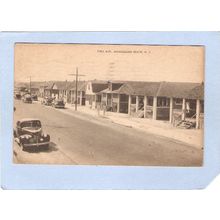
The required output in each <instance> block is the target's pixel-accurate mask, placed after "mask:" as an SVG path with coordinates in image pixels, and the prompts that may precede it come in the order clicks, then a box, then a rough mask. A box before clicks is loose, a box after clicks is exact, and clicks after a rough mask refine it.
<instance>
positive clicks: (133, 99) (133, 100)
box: [131, 96, 136, 104]
mask: <svg viewBox="0 0 220 220" xmlns="http://www.w3.org/2000/svg"><path fill="white" fill-rule="evenodd" d="M131 104H136V96H131Z"/></svg>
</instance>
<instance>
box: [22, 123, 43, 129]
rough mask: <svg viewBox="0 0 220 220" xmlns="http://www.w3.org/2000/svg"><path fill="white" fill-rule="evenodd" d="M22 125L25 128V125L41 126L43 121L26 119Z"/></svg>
mask: <svg viewBox="0 0 220 220" xmlns="http://www.w3.org/2000/svg"><path fill="white" fill-rule="evenodd" d="M21 127H22V128H24V127H34V128H36V127H39V128H40V127H41V123H40V121H25V122H22V123H21Z"/></svg>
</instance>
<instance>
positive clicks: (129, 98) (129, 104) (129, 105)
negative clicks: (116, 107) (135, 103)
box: [128, 95, 131, 115]
mask: <svg viewBox="0 0 220 220" xmlns="http://www.w3.org/2000/svg"><path fill="white" fill-rule="evenodd" d="M128 114H129V115H130V114H131V95H129V96H128Z"/></svg>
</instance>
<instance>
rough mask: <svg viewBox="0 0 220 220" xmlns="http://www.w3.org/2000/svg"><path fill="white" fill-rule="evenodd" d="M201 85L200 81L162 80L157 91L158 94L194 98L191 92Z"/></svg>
mask: <svg viewBox="0 0 220 220" xmlns="http://www.w3.org/2000/svg"><path fill="white" fill-rule="evenodd" d="M199 85H200V84H199V83H187V82H161V84H160V87H159V89H158V91H157V96H163V97H175V98H192V97H191V96H190V94H189V93H190V92H192V90H193V89H194V88H195V87H197V86H199Z"/></svg>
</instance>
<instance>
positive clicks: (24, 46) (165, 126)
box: [0, 32, 220, 189]
mask: <svg viewBox="0 0 220 220" xmlns="http://www.w3.org/2000/svg"><path fill="white" fill-rule="evenodd" d="M0 39H1V41H0V50H1V52H2V54H3V56H2V59H1V60H0V71H1V75H0V77H1V81H0V83H1V89H2V92H1V93H0V97H1V128H2V129H1V131H2V132H1V134H0V136H1V138H0V139H1V142H0V143H1V153H2V161H1V167H2V168H1V171H2V172H1V173H2V182H1V185H2V187H3V188H6V189H194V188H203V187H205V186H206V185H207V184H208V183H209V182H210V181H211V180H212V179H213V178H214V177H215V176H216V175H217V174H218V173H219V170H220V158H219V155H220V154H219V152H220V149H219V142H220V141H219V136H218V134H217V131H218V130H219V124H220V121H219V110H220V109H219V106H220V101H219V99H218V98H217V97H219V95H220V94H219V90H218V89H217V88H219V87H220V85H219V82H220V76H219V69H220V64H219V59H220V50H219V39H220V35H219V33H217V32H66V33H62V32H60V33H59V32H50V33H47V32H45V33H43V32H33V33H31V32H27V33H25V32H24V33H13V32H12V33H2V34H1V35H0ZM5 91H7V92H5Z"/></svg>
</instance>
